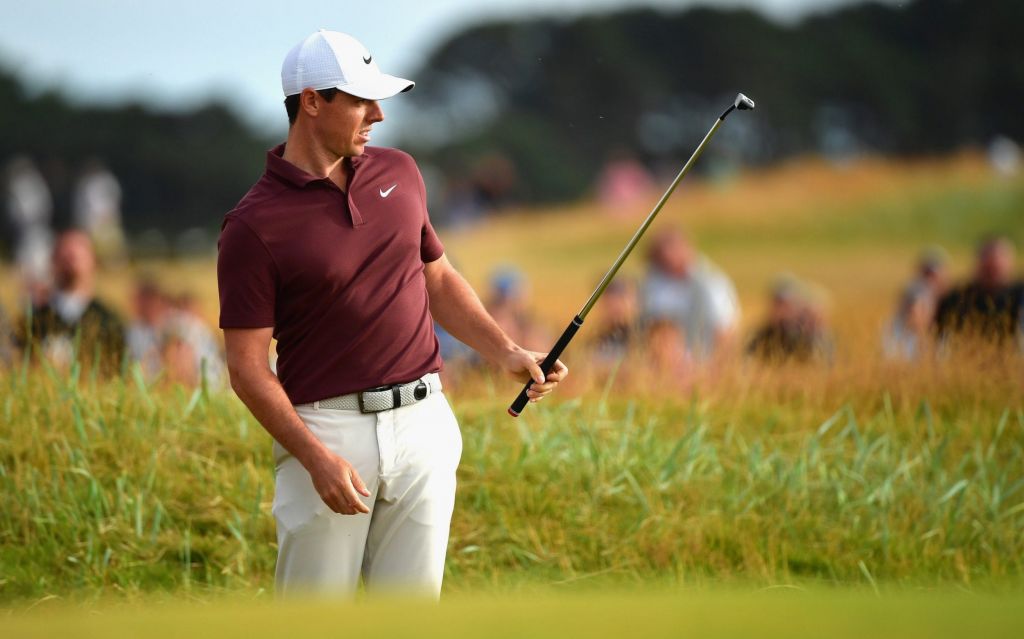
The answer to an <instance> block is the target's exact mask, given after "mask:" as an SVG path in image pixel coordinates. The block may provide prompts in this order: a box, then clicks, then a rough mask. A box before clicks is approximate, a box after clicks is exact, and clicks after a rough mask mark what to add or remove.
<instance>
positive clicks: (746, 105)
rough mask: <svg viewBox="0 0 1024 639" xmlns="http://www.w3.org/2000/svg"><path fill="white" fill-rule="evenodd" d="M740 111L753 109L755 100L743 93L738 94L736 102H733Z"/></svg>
mask: <svg viewBox="0 0 1024 639" xmlns="http://www.w3.org/2000/svg"><path fill="white" fill-rule="evenodd" d="M733 106H734V107H736V109H738V110H739V111H753V110H754V101H753V100H751V99H750V98H748V97H747V96H745V95H743V94H742V93H740V94H738V95H737V96H736V102H735V103H734V104H733Z"/></svg>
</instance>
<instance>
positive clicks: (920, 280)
mask: <svg viewBox="0 0 1024 639" xmlns="http://www.w3.org/2000/svg"><path fill="white" fill-rule="evenodd" d="M919 287H923V288H924V289H925V291H924V292H926V293H927V294H929V295H931V296H932V298H933V301H934V302H935V303H938V300H939V298H940V297H942V296H943V295H945V294H946V291H947V290H949V254H948V253H946V250H945V249H944V248H942V247H941V246H929V247H928V248H926V249H925V250H924V251H922V252H921V255H920V256H918V259H917V272H916V273H915V277H914V280H913V281H912V282H911V283H910V285H909V286H908V290H909V289H910V288H919Z"/></svg>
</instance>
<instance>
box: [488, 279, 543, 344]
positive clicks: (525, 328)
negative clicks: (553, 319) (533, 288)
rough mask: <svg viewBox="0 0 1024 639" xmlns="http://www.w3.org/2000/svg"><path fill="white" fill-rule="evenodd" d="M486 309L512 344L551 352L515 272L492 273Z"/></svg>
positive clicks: (524, 289)
mask: <svg viewBox="0 0 1024 639" xmlns="http://www.w3.org/2000/svg"><path fill="white" fill-rule="evenodd" d="M486 307H487V312H488V313H490V314H491V317H493V318H494V321H495V322H497V323H498V326H500V327H501V329H502V330H503V331H505V332H506V333H508V336H509V337H510V338H511V339H512V341H514V342H515V343H517V344H520V345H522V346H523V347H524V348H528V349H531V350H535V351H542V352H544V351H546V350H547V349H549V348H551V344H552V343H553V340H552V339H551V335H550V334H549V333H548V332H547V331H546V330H544V328H543V327H542V326H541V325H540V324H539V323H538V322H537V321H536V320H535V319H534V317H533V315H532V314H531V312H530V310H529V291H528V288H527V285H526V281H525V278H524V277H523V274H522V273H521V272H520V271H519V269H516V268H513V267H503V268H500V269H498V270H497V271H495V272H494V274H493V275H492V276H491V289H490V294H489V296H488V298H487V304H486Z"/></svg>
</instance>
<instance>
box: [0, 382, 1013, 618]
mask: <svg viewBox="0 0 1024 639" xmlns="http://www.w3.org/2000/svg"><path fill="white" fill-rule="evenodd" d="M3 385H4V388H5V391H6V392H5V399H4V401H3V406H2V408H3V412H2V417H3V420H4V423H6V424H17V425H18V427H17V428H13V429H6V430H5V432H4V435H3V441H2V442H0V451H2V452H0V561H2V565H3V577H2V581H0V600H4V601H8V602H17V601H26V600H32V599H38V598H41V597H45V596H49V595H57V596H61V597H70V598H71V599H73V600H82V599H84V600H90V599H98V598H102V597H105V596H110V595H115V594H118V595H126V596H128V597H129V598H134V597H141V596H144V595H146V594H147V593H152V592H166V593H187V592H192V593H195V594H199V595H213V594H217V593H223V592H232V591H237V590H243V591H249V592H259V591H261V590H269V589H271V582H272V572H273V563H274V555H275V548H274V535H273V523H272V518H271V516H270V513H269V510H270V501H271V499H272V492H273V490H272V487H273V484H272V463H271V460H270V455H269V453H270V447H269V438H268V436H267V435H266V434H265V433H264V432H263V431H262V429H261V428H260V427H259V426H258V425H257V424H256V423H255V422H254V420H253V419H252V418H251V417H250V416H249V415H248V414H247V412H246V410H245V409H244V407H243V406H242V405H241V404H240V403H239V402H238V401H237V400H236V399H235V398H234V397H233V396H231V395H230V394H229V393H223V394H217V395H209V396H208V395H206V394H204V393H203V391H202V390H197V391H194V392H191V393H188V392H184V391H182V390H181V389H180V388H172V389H164V390H157V389H149V388H146V387H144V386H143V385H141V383H139V382H138V381H137V379H136V378H135V377H134V376H132V375H128V376H127V379H118V380H114V381H112V382H109V383H98V382H89V381H87V380H86V381H82V380H76V379H75V378H74V375H71V376H69V377H63V376H61V375H58V374H46V373H44V372H43V371H32V372H27V371H22V374H15V375H11V376H8V377H6V378H5V379H3ZM496 386H497V388H499V389H503V388H504V387H505V386H509V385H508V384H497V385H496ZM874 399H876V398H872V397H869V396H865V394H864V392H863V391H861V390H856V391H855V393H854V394H853V395H851V397H850V398H849V400H848V401H844V402H841V403H840V404H839V405H837V406H830V405H829V403H830V402H831V401H832V400H831V396H830V394H829V393H827V392H824V391H823V390H813V389H812V391H811V395H810V396H804V397H803V398H799V399H797V398H790V399H787V398H786V397H785V396H784V395H783V394H779V393H777V392H774V391H763V392H753V391H751V392H748V393H747V394H746V395H745V396H741V397H738V396H736V395H730V396H725V395H715V394H710V395H708V396H706V397H703V398H701V397H700V396H698V395H695V396H694V399H692V400H690V401H686V400H673V399H671V398H665V399H663V400H660V401H659V400H651V399H649V398H646V399H645V398H641V399H639V400H638V401H626V400H623V399H619V400H614V401H603V400H601V398H600V396H597V397H595V396H594V394H586V395H584V397H583V398H579V399H575V400H565V401H562V402H560V403H551V404H549V405H547V406H545V407H544V408H542V409H541V408H536V407H534V408H531V410H530V411H529V413H528V414H527V415H526V416H525V417H524V418H522V419H520V420H516V421H513V420H511V419H509V418H508V417H506V416H504V412H503V410H501V409H502V407H503V405H504V402H505V401H507V398H506V397H503V396H502V394H501V393H500V392H499V395H498V396H495V397H486V396H483V397H478V399H476V400H467V401H465V402H461V403H460V402H458V401H456V405H457V406H460V405H461V406H462V407H463V408H462V409H461V410H460V418H461V423H462V429H463V433H464V438H465V452H464V454H463V460H462V464H461V467H460V474H459V478H460V489H459V500H458V507H457V510H456V515H455V520H454V523H453V529H452V539H451V545H450V553H449V562H448V567H447V570H448V575H447V582H446V587H447V589H448V591H449V592H470V591H476V590H477V589H479V588H481V587H486V588H490V589H498V590H501V589H506V590H508V589H512V590H516V589H519V588H525V589H528V588H529V587H531V586H532V585H536V584H551V583H577V582H593V583H595V584H602V585H611V586H622V585H629V586H632V585H642V584H649V583H652V582H653V583H663V584H667V585H678V584H688V583H700V584H748V585H755V586H758V587H766V586H775V585H780V584H791V583H799V584H814V583H817V584H828V585H835V586H851V585H854V586H862V587H870V588H876V587H881V586H887V585H892V586H895V587H901V588H904V587H916V586H942V585H949V584H957V585H960V586H963V587H973V586H975V585H976V584H980V585H982V586H983V587H989V586H995V585H1008V586H1015V585H1017V584H1019V583H1020V580H1021V576H1022V574H1024V570H1022V568H1024V559H1022V558H1024V414H1022V412H1021V410H1020V407H1019V406H1017V405H1015V404H1014V403H1013V402H1012V401H1007V402H1006V403H1004V404H1002V405H1000V404H999V403H998V402H996V403H993V402H992V401H991V400H989V399H986V398H984V397H982V396H981V395H980V394H979V395H978V399H977V401H974V402H973V403H972V402H959V401H957V400H955V399H954V401H955V402H956V403H954V404H943V403H940V404H937V405H936V406H935V407H934V408H933V406H932V405H931V404H930V403H929V402H928V401H927V400H926V399H922V400H920V401H919V402H917V403H916V404H915V403H914V402H913V401H912V400H907V399H906V398H904V400H901V401H900V402H899V403H897V404H894V403H893V401H892V399H891V398H889V397H888V396H879V397H878V398H877V399H878V401H877V402H876V401H874ZM866 400H871V401H866ZM954 408H955V410H954Z"/></svg>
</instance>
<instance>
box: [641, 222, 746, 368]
mask: <svg viewBox="0 0 1024 639" xmlns="http://www.w3.org/2000/svg"><path fill="white" fill-rule="evenodd" d="M648 267H649V268H648V272H647V276H646V278H645V279H644V282H643V288H642V294H641V304H642V319H643V321H644V322H645V323H650V322H652V321H654V320H659V319H668V320H671V321H672V322H674V323H675V324H676V326H677V327H678V328H679V330H680V331H682V334H683V337H684V338H685V341H686V347H687V352H688V353H689V355H690V356H691V357H693V359H694V360H696V361H703V360H707V359H709V358H711V357H712V356H714V355H717V354H720V353H721V351H722V350H723V349H724V348H726V347H727V346H728V345H730V344H731V343H732V341H733V339H734V336H735V332H736V327H737V325H738V323H739V314H740V311H739V301H738V300H737V298H736V289H735V288H734V287H733V285H732V282H731V281H730V280H729V278H728V277H727V276H726V275H725V274H724V273H722V272H721V271H720V270H718V269H717V268H716V267H715V266H713V265H712V264H711V262H710V261H709V260H707V259H706V258H704V257H703V256H701V255H699V254H698V253H697V251H696V250H695V249H694V248H693V246H692V245H691V244H690V242H689V240H688V239H687V237H686V236H685V235H683V233H681V232H680V231H678V230H675V229H666V230H663V231H661V232H660V233H659V234H657V235H656V236H655V237H654V239H653V240H652V243H651V247H650V250H649V253H648Z"/></svg>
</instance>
